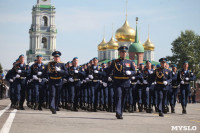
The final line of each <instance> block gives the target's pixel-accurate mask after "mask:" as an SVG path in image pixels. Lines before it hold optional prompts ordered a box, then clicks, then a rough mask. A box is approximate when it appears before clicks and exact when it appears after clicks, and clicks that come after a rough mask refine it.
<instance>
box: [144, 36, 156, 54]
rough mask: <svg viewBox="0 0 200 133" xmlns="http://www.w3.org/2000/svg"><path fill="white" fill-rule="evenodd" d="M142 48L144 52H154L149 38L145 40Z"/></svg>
mask: <svg viewBox="0 0 200 133" xmlns="http://www.w3.org/2000/svg"><path fill="white" fill-rule="evenodd" d="M143 46H144V50H150V51H154V49H155V46H154V44H153V43H152V42H151V41H150V39H149V37H148V39H147V41H146V42H145V43H144V44H143Z"/></svg>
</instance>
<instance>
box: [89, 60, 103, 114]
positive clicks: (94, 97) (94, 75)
mask: <svg viewBox="0 0 200 133" xmlns="http://www.w3.org/2000/svg"><path fill="white" fill-rule="evenodd" d="M93 63H94V64H93V65H92V66H91V67H90V73H89V75H88V78H89V79H91V80H92V83H91V88H90V93H91V95H90V101H91V102H92V110H93V111H94V112H96V111H97V109H99V107H100V106H99V103H100V90H99V84H100V76H101V74H102V72H101V71H100V67H99V66H98V58H97V57H95V58H93Z"/></svg>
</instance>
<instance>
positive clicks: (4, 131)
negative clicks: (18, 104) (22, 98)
mask: <svg viewBox="0 0 200 133" xmlns="http://www.w3.org/2000/svg"><path fill="white" fill-rule="evenodd" d="M16 112H17V110H16V109H14V110H13V111H12V112H11V113H10V115H9V117H8V119H7V120H6V123H5V124H4V125H3V127H2V129H1V131H0V133H9V132H10V128H11V126H12V122H13V120H14V118H15V115H16Z"/></svg>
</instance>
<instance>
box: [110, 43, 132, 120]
mask: <svg viewBox="0 0 200 133" xmlns="http://www.w3.org/2000/svg"><path fill="white" fill-rule="evenodd" d="M127 50H128V47H126V46H121V47H120V48H119V49H118V51H119V55H120V58H119V59H116V60H114V61H112V64H111V66H110V67H109V68H108V70H107V74H108V75H110V73H111V72H112V70H113V76H114V88H115V91H116V97H115V98H116V117H117V119H123V117H122V115H123V110H124V104H125V98H126V96H127V94H128V92H129V88H130V78H131V77H132V75H134V74H135V67H134V66H133V63H132V61H131V60H127V59H125V58H126V55H127V53H126V52H127Z"/></svg>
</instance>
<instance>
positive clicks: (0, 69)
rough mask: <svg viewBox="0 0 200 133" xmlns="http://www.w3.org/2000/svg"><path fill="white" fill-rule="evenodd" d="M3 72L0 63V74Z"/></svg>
mask: <svg viewBox="0 0 200 133" xmlns="http://www.w3.org/2000/svg"><path fill="white" fill-rule="evenodd" d="M2 73H3V67H2V66H1V63H0V74H2Z"/></svg>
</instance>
